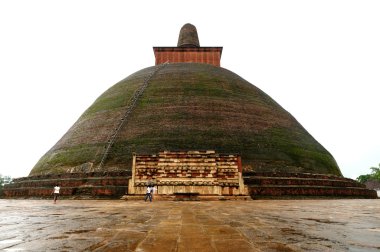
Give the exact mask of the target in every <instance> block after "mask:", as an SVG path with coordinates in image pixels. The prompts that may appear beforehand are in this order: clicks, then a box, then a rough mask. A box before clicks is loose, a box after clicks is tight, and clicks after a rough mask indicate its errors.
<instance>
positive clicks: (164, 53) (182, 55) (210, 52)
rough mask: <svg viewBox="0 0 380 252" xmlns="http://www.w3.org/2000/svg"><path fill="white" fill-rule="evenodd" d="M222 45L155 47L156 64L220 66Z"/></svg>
mask: <svg viewBox="0 0 380 252" xmlns="http://www.w3.org/2000/svg"><path fill="white" fill-rule="evenodd" d="M222 49H223V48H222V47H153V51H154V56H155V58H156V62H155V64H156V65H159V64H162V63H165V62H169V63H181V62H188V63H204V64H211V65H214V66H218V67H219V66H220V59H221V57H222Z"/></svg>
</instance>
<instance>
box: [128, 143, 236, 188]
mask: <svg viewBox="0 0 380 252" xmlns="http://www.w3.org/2000/svg"><path fill="white" fill-rule="evenodd" d="M239 165H240V166H239ZM132 180H133V181H132V182H131V183H130V185H131V186H132V185H133V186H134V187H135V188H133V189H131V192H130V193H131V194H143V193H144V192H145V188H146V186H147V185H148V184H154V185H156V186H159V187H160V192H162V193H165V194H173V193H176V192H188V193H191V192H196V193H200V194H240V193H241V191H239V187H242V186H244V185H243V183H242V181H241V180H242V177H241V162H240V156H239V155H228V154H218V153H215V151H175V152H171V151H164V152H160V153H159V154H157V155H135V156H134V166H133V167H132ZM231 188H233V190H231ZM240 190H242V188H240Z"/></svg>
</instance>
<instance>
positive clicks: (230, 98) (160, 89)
mask: <svg viewBox="0 0 380 252" xmlns="http://www.w3.org/2000/svg"><path fill="white" fill-rule="evenodd" d="M152 71H154V67H149V68H146V69H143V70H140V71H138V72H136V73H134V74H132V75H130V76H129V77H127V78H126V79H124V80H122V81H120V82H119V83H117V84H116V85H114V86H112V87H111V88H110V89H108V90H107V91H106V92H104V93H103V94H102V95H101V96H100V97H99V98H98V99H97V100H96V101H95V102H94V103H93V104H92V105H91V106H90V107H89V108H88V109H87V110H86V111H85V112H84V113H83V115H82V116H81V117H80V118H79V119H78V121H77V122H76V123H75V124H74V125H73V126H72V127H71V128H70V129H69V131H68V132H67V133H66V134H65V135H64V136H63V137H62V139H60V140H59V141H58V142H57V144H56V145H55V146H53V148H52V149H51V150H49V151H48V152H47V153H46V154H45V155H44V156H43V157H42V158H41V159H40V160H39V162H38V163H37V164H36V166H35V167H34V168H33V170H32V171H31V173H30V175H38V174H49V173H62V172H68V171H73V169H74V170H78V171H88V170H89V169H96V167H97V165H98V164H99V162H100V160H101V158H102V156H103V153H104V148H105V146H106V144H107V140H108V139H109V137H110V135H111V134H112V133H113V131H114V128H115V127H116V126H117V125H118V122H119V121H120V119H121V118H122V117H123V114H124V113H125V111H126V109H127V108H128V101H129V99H130V98H131V96H132V95H133V93H134V91H135V90H136V89H138V87H139V86H140V85H142V84H143V80H144V78H145V77H146V76H148V75H149V74H150V73H151V72H152ZM163 150H215V151H217V152H219V153H238V154H240V155H241V156H242V162H243V168H244V169H245V171H270V172H303V173H305V172H307V173H318V174H332V175H338V176H341V172H340V170H339V167H338V166H337V164H336V162H335V160H334V158H333V157H332V156H331V154H330V153H329V152H328V151H327V150H326V149H325V148H324V147H323V146H322V145H321V144H319V143H318V142H317V141H316V140H315V139H314V138H313V137H312V136H311V135H310V134H309V133H308V132H307V131H306V130H305V129H304V128H303V127H302V126H301V125H300V124H299V123H298V122H297V120H296V119H295V118H294V117H293V116H292V115H291V114H289V113H288V112H287V111H286V110H284V109H283V108H282V107H281V106H280V105H279V104H277V103H276V102H275V101H274V100H273V99H272V98H271V97H269V96H268V95H267V94H265V93H264V92H262V91H261V90H260V89H258V88H257V87H255V86H254V85H252V84H250V83H249V82H247V81H246V80H244V79H242V78H241V77H239V76H238V75H236V74H234V73H232V72H231V71H228V70H226V69H223V68H220V67H215V66H212V65H208V64H195V63H177V64H169V65H167V66H166V67H164V68H162V69H161V70H160V71H159V72H157V73H156V74H155V75H154V77H153V78H152V79H151V81H150V83H149V85H148V87H147V89H146V90H145V92H144V94H143V95H142V97H141V99H140V100H139V101H138V103H137V106H136V108H135V109H134V111H133V112H132V113H131V115H130V117H129V118H128V120H127V123H126V124H125V125H124V126H123V128H122V129H121V131H120V133H119V135H118V136H117V138H116V141H115V143H114V145H113V146H112V148H111V152H110V154H109V155H108V156H107V160H106V162H105V165H104V167H103V168H102V169H104V170H130V168H131V158H132V153H134V152H135V153H138V154H154V153H158V152H160V151H163Z"/></svg>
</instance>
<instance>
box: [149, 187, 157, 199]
mask: <svg viewBox="0 0 380 252" xmlns="http://www.w3.org/2000/svg"><path fill="white" fill-rule="evenodd" d="M156 190H157V189H156V186H155V185H153V186H152V187H151V189H150V196H151V197H152V200H154V194H155V193H156Z"/></svg>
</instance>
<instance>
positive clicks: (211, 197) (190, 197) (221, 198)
mask: <svg viewBox="0 0 380 252" xmlns="http://www.w3.org/2000/svg"><path fill="white" fill-rule="evenodd" d="M144 198H145V195H124V196H123V197H122V198H121V199H122V200H144ZM226 200H232V201H234V200H243V201H247V200H252V199H251V197H250V196H247V195H154V196H153V201H226Z"/></svg>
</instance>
